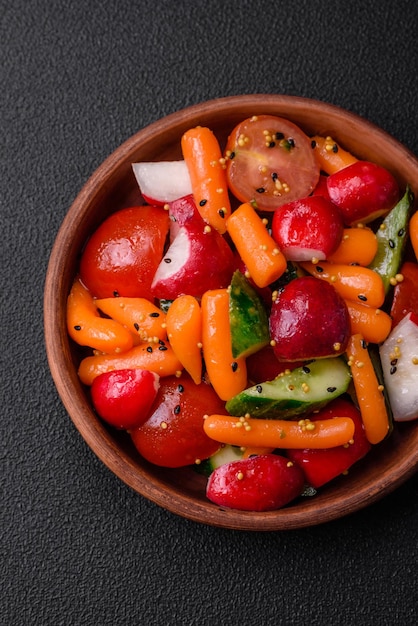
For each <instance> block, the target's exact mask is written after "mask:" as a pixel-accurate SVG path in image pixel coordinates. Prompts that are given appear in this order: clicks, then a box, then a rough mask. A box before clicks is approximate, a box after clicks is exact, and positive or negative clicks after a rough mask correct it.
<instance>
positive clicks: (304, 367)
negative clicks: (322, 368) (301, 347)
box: [302, 365, 311, 374]
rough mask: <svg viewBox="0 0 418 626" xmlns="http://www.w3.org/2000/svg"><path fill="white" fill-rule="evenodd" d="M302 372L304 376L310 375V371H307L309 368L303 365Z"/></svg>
mask: <svg viewBox="0 0 418 626" xmlns="http://www.w3.org/2000/svg"><path fill="white" fill-rule="evenodd" d="M302 370H303V371H304V373H305V374H310V373H311V370H310V369H309V367H308V366H307V365H304V366H303V368H302Z"/></svg>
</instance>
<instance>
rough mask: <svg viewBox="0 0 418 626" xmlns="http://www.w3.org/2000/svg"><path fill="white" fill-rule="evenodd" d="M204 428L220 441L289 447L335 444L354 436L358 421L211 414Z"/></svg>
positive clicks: (301, 447) (334, 445)
mask: <svg viewBox="0 0 418 626" xmlns="http://www.w3.org/2000/svg"><path fill="white" fill-rule="evenodd" d="M203 428H204V431H205V433H206V434H207V435H208V437H211V438H212V439H215V441H219V442H220V443H229V444H230V445H234V446H257V447H263V448H265V447H266V448H273V449H275V448H284V449H288V450H290V449H305V448H312V449H324V448H334V447H336V446H341V445H345V444H346V443H348V442H349V441H350V440H351V439H352V438H353V436H354V422H353V420H352V419H351V418H350V417H345V416H342V417H334V418H332V419H324V420H315V421H314V422H311V421H310V420H309V419H302V420H299V421H292V420H275V419H259V418H255V417H253V418H251V417H248V416H245V417H232V416H230V415H208V416H206V417H205V419H204V421H203Z"/></svg>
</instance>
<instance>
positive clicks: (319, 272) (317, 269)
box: [315, 265, 324, 274]
mask: <svg viewBox="0 0 418 626" xmlns="http://www.w3.org/2000/svg"><path fill="white" fill-rule="evenodd" d="M315 270H316V271H317V272H318V274H322V272H323V271H324V268H323V267H321V266H320V265H315Z"/></svg>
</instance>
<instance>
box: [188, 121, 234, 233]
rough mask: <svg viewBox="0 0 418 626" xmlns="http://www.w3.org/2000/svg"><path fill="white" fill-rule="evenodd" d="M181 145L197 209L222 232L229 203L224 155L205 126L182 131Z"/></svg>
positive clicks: (229, 206) (227, 214) (229, 209)
mask: <svg viewBox="0 0 418 626" xmlns="http://www.w3.org/2000/svg"><path fill="white" fill-rule="evenodd" d="M181 149H182V152H183V158H184V160H185V162H186V165H187V169H188V171H189V176H190V182H191V187H192V192H193V196H194V200H195V202H196V206H197V208H198V210H199V213H200V214H201V216H202V217H203V219H204V220H205V222H207V223H208V224H210V225H211V226H213V227H214V228H216V230H218V231H219V232H220V233H224V232H225V231H226V225H225V222H226V219H227V217H228V216H229V214H230V213H231V205H230V200H229V193H228V183H227V178H226V166H225V159H224V158H223V156H222V152H221V148H220V146H219V143H218V140H217V139H216V137H215V135H214V134H213V132H212V131H211V130H210V129H209V128H206V127H204V126H197V127H196V128H191V129H190V130H188V131H186V132H185V133H184V135H183V136H182V139H181Z"/></svg>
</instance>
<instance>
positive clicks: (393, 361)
mask: <svg viewBox="0 0 418 626" xmlns="http://www.w3.org/2000/svg"><path fill="white" fill-rule="evenodd" d="M390 364H391V365H397V364H398V359H392V360H391V362H390Z"/></svg>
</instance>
